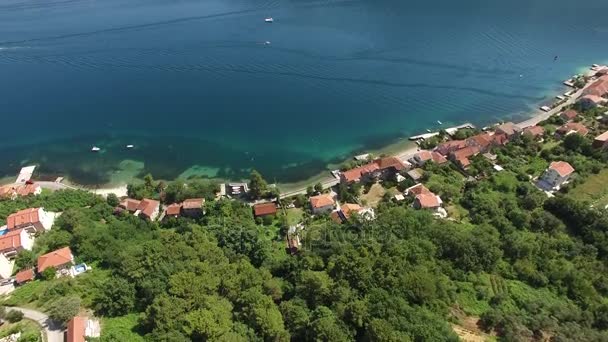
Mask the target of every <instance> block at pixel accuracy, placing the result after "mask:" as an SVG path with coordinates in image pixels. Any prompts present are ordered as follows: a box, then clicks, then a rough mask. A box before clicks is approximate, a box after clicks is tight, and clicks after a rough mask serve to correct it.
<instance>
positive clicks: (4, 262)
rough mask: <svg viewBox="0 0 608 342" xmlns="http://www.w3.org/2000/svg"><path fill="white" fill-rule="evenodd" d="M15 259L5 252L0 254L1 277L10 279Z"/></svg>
mask: <svg viewBox="0 0 608 342" xmlns="http://www.w3.org/2000/svg"><path fill="white" fill-rule="evenodd" d="M14 265H15V263H14V261H13V260H10V259H8V258H7V257H5V256H4V255H3V254H0V278H2V279H8V278H10V277H11V275H12V274H13V266H14Z"/></svg>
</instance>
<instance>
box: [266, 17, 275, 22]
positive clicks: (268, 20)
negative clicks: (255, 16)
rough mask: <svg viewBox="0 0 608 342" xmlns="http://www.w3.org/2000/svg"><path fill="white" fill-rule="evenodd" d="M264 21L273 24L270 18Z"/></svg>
mask: <svg viewBox="0 0 608 342" xmlns="http://www.w3.org/2000/svg"><path fill="white" fill-rule="evenodd" d="M264 21H265V22H267V23H272V22H274V19H272V17H270V18H266V19H264Z"/></svg>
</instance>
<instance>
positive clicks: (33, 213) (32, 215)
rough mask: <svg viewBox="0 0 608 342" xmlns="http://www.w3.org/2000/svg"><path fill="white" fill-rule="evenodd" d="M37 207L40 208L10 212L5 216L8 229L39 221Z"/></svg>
mask: <svg viewBox="0 0 608 342" xmlns="http://www.w3.org/2000/svg"><path fill="white" fill-rule="evenodd" d="M38 209H40V208H29V209H23V210H19V211H18V212H16V213H13V214H10V215H9V216H8V217H7V218H6V225H7V227H8V229H14V228H15V227H20V226H24V225H29V224H36V223H39V222H40V218H39V217H38Z"/></svg>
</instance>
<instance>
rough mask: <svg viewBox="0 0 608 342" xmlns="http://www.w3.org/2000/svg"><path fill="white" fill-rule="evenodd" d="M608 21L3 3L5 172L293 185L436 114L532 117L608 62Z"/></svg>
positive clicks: (384, 8) (235, 1)
mask: <svg viewBox="0 0 608 342" xmlns="http://www.w3.org/2000/svg"><path fill="white" fill-rule="evenodd" d="M605 13H608V1H605V0H586V1H585V2H584V6H583V4H582V3H579V2H576V1H571V0H515V1H500V2H498V1H481V0H461V1H451V0H436V1H405V0H401V1H398V0H353V1H332V0H328V1H302V0H299V1H284V0H269V1H265V0H204V1H203V0H198V1H194V0H173V1H168V0H103V1H102V0H34V1H23V0H19V1H15V0H5V1H3V2H1V3H0V76H1V77H2V79H1V81H0V104H1V107H0V111H1V112H2V123H1V125H2V131H3V134H2V135H0V160H1V161H2V162H1V163H0V174H3V175H6V174H11V175H12V174H14V173H15V171H16V170H17V169H18V168H19V166H20V165H22V164H25V163H31V162H36V163H41V170H42V171H43V172H46V173H65V174H67V175H68V176H69V177H71V178H72V179H73V180H75V181H77V182H81V183H101V182H105V181H108V174H109V171H111V170H113V169H114V168H115V167H116V165H117V164H118V163H119V162H120V161H121V160H123V159H133V160H138V161H142V162H144V165H145V169H144V170H143V172H152V173H153V174H154V175H155V176H156V177H160V178H173V177H176V176H177V175H179V174H181V173H182V172H184V171H185V170H186V169H188V168H189V167H190V166H192V165H199V166H204V167H209V168H212V169H215V170H217V174H216V176H218V177H229V178H239V177H241V176H242V175H244V174H246V173H247V172H248V170H249V169H250V168H252V167H255V168H257V169H259V170H261V171H262V172H263V173H264V174H265V175H266V176H267V178H269V179H275V180H278V181H284V182H285V181H293V180H297V179H302V178H305V177H307V176H310V175H313V174H315V173H317V172H319V171H320V170H322V169H323V168H324V167H325V165H326V164H327V163H328V162H330V161H332V160H336V159H339V158H343V157H344V156H347V155H349V154H351V153H353V152H355V151H357V150H360V149H362V148H369V147H377V146H380V145H383V144H387V143H389V142H393V141H395V139H398V138H400V137H405V136H407V135H408V134H412V133H419V132H421V131H424V130H425V129H427V128H433V127H436V126H437V124H436V123H435V122H436V120H441V121H443V122H444V124H446V125H448V124H460V123H463V122H465V121H472V122H474V123H477V124H485V123H489V122H493V121H496V120H498V119H499V118H508V117H513V116H517V115H522V114H523V113H528V112H530V110H531V109H533V108H535V107H536V106H537V105H538V104H539V103H541V102H543V101H547V100H548V99H550V98H551V97H553V96H554V95H555V94H556V92H557V91H561V90H562V88H561V86H560V83H561V81H562V80H563V79H565V78H566V77H568V76H570V75H572V74H574V73H575V72H577V71H579V70H580V68H581V67H583V66H587V65H589V64H591V63H599V62H605V61H606V60H608V44H606V36H607V33H608V20H606V18H605V15H604V14H605ZM267 16H272V17H274V19H275V22H274V23H273V24H267V23H264V18H265V17H267ZM266 41H269V42H270V43H271V44H264V42H266ZM556 55H558V56H559V58H558V60H557V61H555V62H554V61H553V58H554V56H556ZM131 143H132V144H135V145H136V146H137V148H136V149H135V150H130V151H126V150H125V149H124V148H123V146H124V145H125V144H131ZM93 144H96V145H99V146H100V147H102V149H104V153H102V154H93V153H90V152H89V151H88V150H89V149H90V147H91V146H92V145H93Z"/></svg>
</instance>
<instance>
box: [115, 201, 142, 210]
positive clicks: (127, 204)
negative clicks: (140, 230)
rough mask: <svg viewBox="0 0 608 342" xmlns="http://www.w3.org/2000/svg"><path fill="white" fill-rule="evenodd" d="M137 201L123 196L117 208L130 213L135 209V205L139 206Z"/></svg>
mask: <svg viewBox="0 0 608 342" xmlns="http://www.w3.org/2000/svg"><path fill="white" fill-rule="evenodd" d="M139 202H140V201H139V200H136V199H133V198H125V199H124V200H122V201H121V202H120V204H119V205H118V208H119V209H121V210H119V211H122V210H126V211H128V212H130V213H134V212H135V211H137V207H139Z"/></svg>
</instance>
